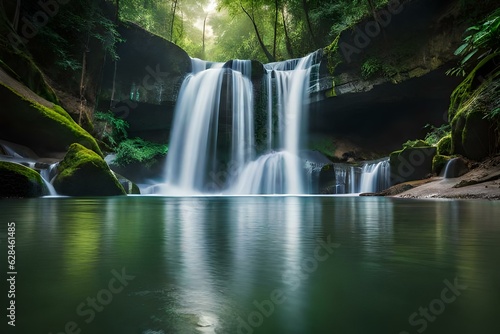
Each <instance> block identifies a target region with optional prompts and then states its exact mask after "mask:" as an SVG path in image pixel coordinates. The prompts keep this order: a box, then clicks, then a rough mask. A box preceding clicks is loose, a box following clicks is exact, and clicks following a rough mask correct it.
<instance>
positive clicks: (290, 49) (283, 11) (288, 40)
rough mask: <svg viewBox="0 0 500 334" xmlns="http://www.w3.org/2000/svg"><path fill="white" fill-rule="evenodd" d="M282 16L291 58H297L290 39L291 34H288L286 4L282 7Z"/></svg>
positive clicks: (287, 48)
mask: <svg viewBox="0 0 500 334" xmlns="http://www.w3.org/2000/svg"><path fill="white" fill-rule="evenodd" d="M281 16H282V18H283V30H284V31H285V44H286V51H287V52H288V55H289V56H290V58H295V57H294V55H293V48H292V42H291V41H290V36H289V35H288V29H287V28H286V18H285V6H283V7H282V8H281Z"/></svg>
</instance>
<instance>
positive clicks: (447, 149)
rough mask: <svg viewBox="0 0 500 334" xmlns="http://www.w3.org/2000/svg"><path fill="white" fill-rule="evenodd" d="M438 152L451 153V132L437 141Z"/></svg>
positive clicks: (443, 154) (440, 153)
mask: <svg viewBox="0 0 500 334" xmlns="http://www.w3.org/2000/svg"><path fill="white" fill-rule="evenodd" d="M437 154H438V155H441V156H445V155H451V154H452V150H451V134H449V135H446V136H444V137H443V138H441V139H440V140H439V141H438V143H437Z"/></svg>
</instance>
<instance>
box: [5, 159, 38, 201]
mask: <svg viewBox="0 0 500 334" xmlns="http://www.w3.org/2000/svg"><path fill="white" fill-rule="evenodd" d="M47 193H48V192H47V189H46V187H45V185H44V183H43V180H42V178H41V176H40V174H38V173H37V172H35V171H34V170H32V169H30V168H28V167H25V166H23V165H20V164H17V163H12V162H6V161H0V198H25V197H40V196H43V195H46V194H47Z"/></svg>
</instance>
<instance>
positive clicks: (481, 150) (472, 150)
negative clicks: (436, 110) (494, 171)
mask: <svg viewBox="0 0 500 334" xmlns="http://www.w3.org/2000/svg"><path fill="white" fill-rule="evenodd" d="M492 141H494V133H493V131H492V129H491V123H490V122H489V121H488V120H486V119H484V114H483V112H481V111H479V110H469V111H466V110H463V111H461V112H459V113H457V115H455V117H454V118H453V120H452V121H451V150H452V153H453V154H460V155H463V156H465V157H467V158H469V159H472V160H477V161H479V160H482V159H484V158H486V157H487V156H489V155H490V153H491V152H490V147H491V146H492V145H493V143H492Z"/></svg>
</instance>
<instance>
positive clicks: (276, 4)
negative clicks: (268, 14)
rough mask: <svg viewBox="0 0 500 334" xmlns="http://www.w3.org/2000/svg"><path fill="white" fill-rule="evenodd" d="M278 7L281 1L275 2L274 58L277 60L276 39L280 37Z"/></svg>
mask: <svg viewBox="0 0 500 334" xmlns="http://www.w3.org/2000/svg"><path fill="white" fill-rule="evenodd" d="M278 7H279V0H274V41H273V58H275V59H276V37H277V35H278Z"/></svg>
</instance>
